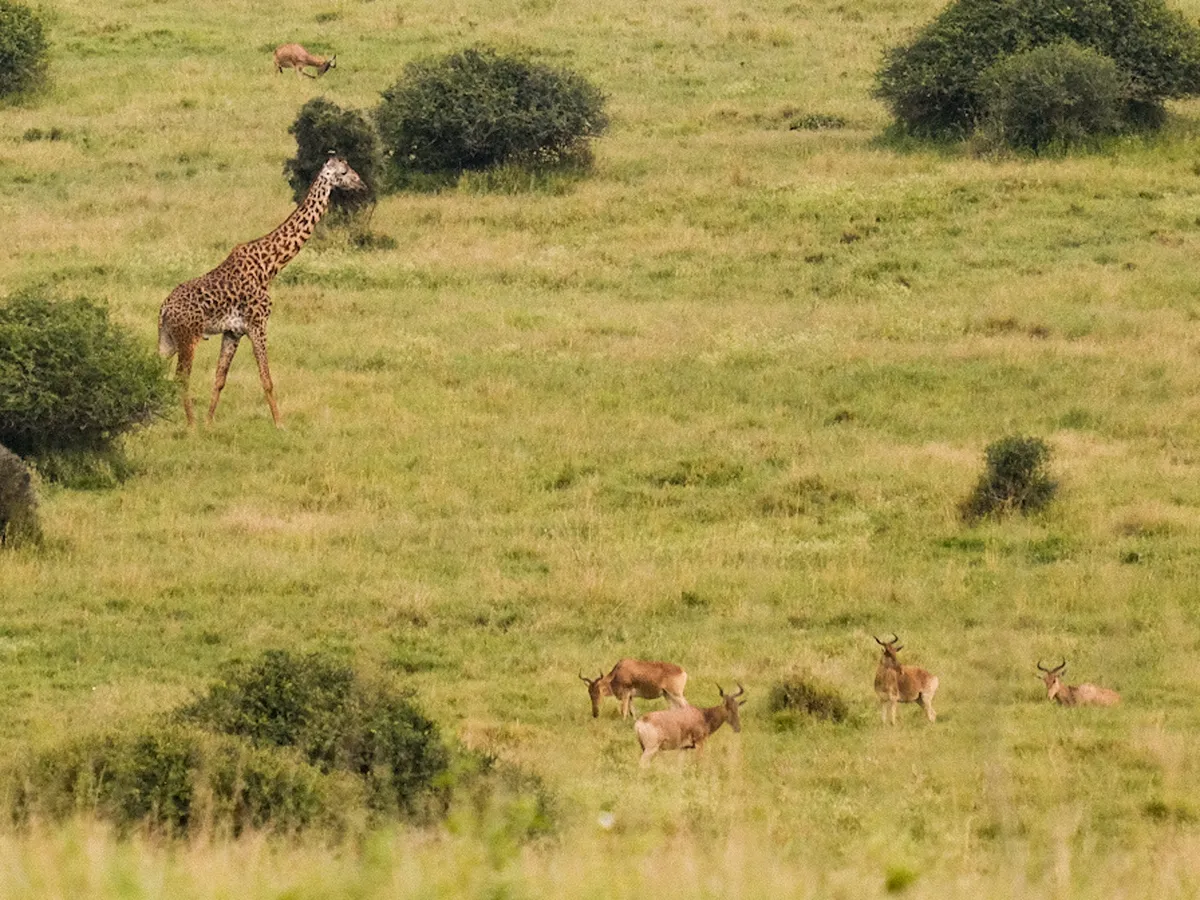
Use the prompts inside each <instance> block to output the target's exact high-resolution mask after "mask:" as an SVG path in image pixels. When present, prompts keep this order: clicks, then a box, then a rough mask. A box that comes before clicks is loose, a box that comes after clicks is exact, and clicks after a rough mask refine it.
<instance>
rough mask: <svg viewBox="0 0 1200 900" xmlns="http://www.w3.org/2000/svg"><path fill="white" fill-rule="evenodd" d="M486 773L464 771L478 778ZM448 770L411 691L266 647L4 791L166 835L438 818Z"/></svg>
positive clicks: (18, 777)
mask: <svg viewBox="0 0 1200 900" xmlns="http://www.w3.org/2000/svg"><path fill="white" fill-rule="evenodd" d="M483 769H484V767H482V766H481V764H479V763H476V764H474V765H473V766H471V767H468V769H467V771H470V772H473V773H474V777H475V778H476V781H478V777H479V776H480V773H481V772H482V771H483ZM450 772H451V754H450V751H449V750H448V749H447V747H446V745H445V744H444V743H443V742H442V739H441V736H440V734H439V732H438V729H437V726H436V725H435V724H434V723H433V722H431V721H430V720H429V719H428V718H427V717H425V716H424V715H423V714H422V713H421V711H420V710H419V709H417V708H416V706H415V705H414V704H413V703H412V701H411V700H410V699H408V698H407V697H405V696H403V695H401V694H399V693H398V692H397V691H396V690H395V689H393V688H391V687H389V686H387V685H383V684H379V683H373V682H370V681H367V680H365V679H363V678H361V677H359V676H358V675H356V674H355V672H354V671H353V670H352V669H351V668H350V667H348V666H344V665H342V664H340V663H338V662H336V661H334V660H331V659H329V658H327V657H325V656H323V655H322V654H319V653H309V654H292V653H289V652H287V651H283V650H276V651H268V652H267V653H265V654H263V655H262V656H261V657H260V658H258V659H255V660H253V661H250V662H245V663H241V664H235V665H233V666H231V667H229V668H228V669H227V670H226V672H225V673H224V675H223V676H222V677H221V678H219V679H218V680H217V681H216V682H214V683H213V684H212V685H211V686H210V687H209V689H208V690H207V691H206V692H205V693H204V694H203V695H201V696H200V697H198V698H197V699H196V700H194V701H193V702H191V703H189V704H186V705H185V706H182V707H180V708H179V709H177V710H176V711H174V712H173V713H171V714H170V715H169V716H168V717H167V720H166V721H165V722H158V723H155V724H154V725H153V726H152V727H149V728H145V727H143V728H130V729H126V730H122V731H118V732H116V733H112V734H103V735H98V736H93V737H89V738H85V739H83V740H78V741H74V742H71V743H69V744H67V745H66V746H62V747H59V748H56V749H53V750H50V751H48V752H45V753H42V754H40V755H37V756H35V757H33V758H31V759H30V760H28V761H27V762H26V763H25V764H24V765H23V766H22V767H20V768H19V769H18V771H16V772H14V773H13V778H12V783H13V785H14V787H12V788H10V791H11V792H12V795H13V796H14V797H15V800H14V803H13V814H14V817H15V819H16V820H17V821H25V820H28V819H29V818H31V817H33V818H48V819H61V818H63V817H65V816H69V815H71V814H74V813H77V812H88V813H93V814H96V815H100V816H102V817H104V818H107V819H109V820H111V821H113V822H114V823H116V824H117V825H119V826H120V827H122V828H132V827H148V828H151V829H153V830H155V831H159V832H162V833H166V834H170V835H185V834H189V833H193V832H196V831H197V830H205V829H211V828H218V829H225V830H230V831H233V832H235V833H236V832H238V831H240V830H241V829H243V828H247V827H253V828H260V829H262V828H269V829H272V830H276V831H294V830H296V829H299V828H305V827H309V826H314V825H323V826H326V827H330V828H335V829H336V828H342V827H346V825H347V824H348V823H350V822H354V821H359V820H363V819H371V818H376V819H377V818H381V817H387V818H393V817H404V818H416V819H422V818H425V817H427V816H431V815H441V814H443V813H444V812H445V811H446V809H447V806H448V802H449V784H450V780H451V779H450ZM480 790H482V789H481V788H479V787H478V785H477V786H476V787H475V788H474V791H475V792H476V793H478V792H479V791H480ZM489 790H490V788H489Z"/></svg>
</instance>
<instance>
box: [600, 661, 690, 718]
mask: <svg viewBox="0 0 1200 900" xmlns="http://www.w3.org/2000/svg"><path fill="white" fill-rule="evenodd" d="M579 677H580V678H581V679H582V680H583V681H584V682H585V683H586V684H587V686H588V696H589V697H591V698H592V718H596V717H597V716H599V715H600V700H601V698H603V697H616V698H617V700H618V701H620V703H621V718H622V719H623V718H625V717H626V716H628V715H630V714H631V713H632V714H634V715H636V713H634V711H633V698H634V697H641V698H642V699H644V700H657V699H658V698H659V697H666V698H667V703H669V704H670V705H671V706H687V701H686V700H685V699H683V686H684V685H685V684H687V672H685V671H683V669H681V668H679V666H677V665H675V664H674V663H666V662H646V661H645V660H642V659H623V660H621V661H620V662H618V663H617V664H616V665H615V666H613V667H612V671H611V672H609V673H608V674H607V675H604V674H603V673H602V674H601V675H600V677H599V678H588V677H587V676H586V675H584V674H583V673H582V672H580V673H579Z"/></svg>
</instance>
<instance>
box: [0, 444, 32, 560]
mask: <svg viewBox="0 0 1200 900" xmlns="http://www.w3.org/2000/svg"><path fill="white" fill-rule="evenodd" d="M39 536H40V529H39V527H38V518H37V495H36V494H35V493H34V490H33V479H32V478H30V476H29V469H28V468H26V466H25V463H24V462H22V461H21V458H20V457H19V456H17V454H15V453H13V452H12V451H11V450H9V449H8V448H7V447H0V547H5V546H11V547H16V546H20V545H21V544H24V543H29V542H36V541H37V540H38V538H39Z"/></svg>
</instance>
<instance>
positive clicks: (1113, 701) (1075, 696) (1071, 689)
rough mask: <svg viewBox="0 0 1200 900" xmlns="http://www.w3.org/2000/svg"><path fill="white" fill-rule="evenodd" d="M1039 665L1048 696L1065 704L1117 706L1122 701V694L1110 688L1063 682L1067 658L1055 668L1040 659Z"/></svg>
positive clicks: (1040, 676)
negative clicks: (1049, 667) (1044, 663)
mask: <svg viewBox="0 0 1200 900" xmlns="http://www.w3.org/2000/svg"><path fill="white" fill-rule="evenodd" d="M1037 667H1038V669H1040V670H1041V672H1042V674H1041V675H1039V676H1037V677H1038V678H1040V679H1042V682H1043V683H1044V684H1045V685H1046V696H1047V697H1048V698H1049V699H1051V700H1054V701H1055V702H1056V703H1060V704H1062V705H1063V706H1116V705H1117V704H1118V703H1120V702H1121V695H1120V694H1118V693H1117V692H1116V691H1114V690H1112V689H1110V688H1103V687H1098V686H1097V685H1094V684H1086V683H1085V684H1063V680H1062V677H1061V676H1062V672H1063V670H1064V669H1065V668H1066V667H1067V661H1066V660H1065V659H1064V660H1063V661H1062V662H1061V663H1059V664H1058V665H1057V666H1055V667H1054V668H1053V669H1047V668H1046V667H1045V666H1043V665H1042V663H1041V660H1038V664H1037Z"/></svg>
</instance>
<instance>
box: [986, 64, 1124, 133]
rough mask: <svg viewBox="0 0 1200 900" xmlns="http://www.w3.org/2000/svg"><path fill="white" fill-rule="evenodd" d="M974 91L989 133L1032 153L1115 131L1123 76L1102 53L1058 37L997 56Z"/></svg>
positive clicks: (1119, 117) (1121, 110)
mask: <svg viewBox="0 0 1200 900" xmlns="http://www.w3.org/2000/svg"><path fill="white" fill-rule="evenodd" d="M980 95H981V97H982V98H983V109H984V124H983V130H984V132H985V133H987V135H988V136H989V138H990V139H991V140H993V141H995V142H996V143H999V144H1003V145H1005V146H1008V147H1012V148H1016V149H1026V150H1033V151H1035V152H1037V151H1041V150H1044V149H1046V148H1048V147H1053V146H1068V145H1072V144H1084V143H1087V142H1089V141H1094V140H1096V139H1097V138H1102V137H1106V136H1109V135H1112V134H1115V133H1117V132H1118V131H1120V130H1121V124H1122V120H1123V117H1124V111H1125V107H1126V104H1127V102H1128V98H1129V78H1128V77H1127V76H1126V75H1125V73H1124V72H1122V71H1121V70H1120V69H1119V68H1118V67H1117V64H1116V63H1115V62H1113V61H1112V60H1111V59H1109V58H1108V57H1107V56H1104V55H1103V54H1100V53H1097V52H1096V51H1095V50H1091V49H1088V48H1085V47H1080V46H1079V45H1078V44H1076V43H1074V42H1073V41H1064V42H1063V43H1061V44H1047V45H1046V46H1044V47H1037V48H1035V49H1033V50H1027V51H1025V52H1024V53H1015V54H1013V55H1012V56H1006V57H1004V58H1003V59H1001V60H999V61H998V62H996V63H995V64H993V65H992V66H990V67H989V68H988V69H987V70H986V71H984V73H983V77H982V78H981V80H980Z"/></svg>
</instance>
